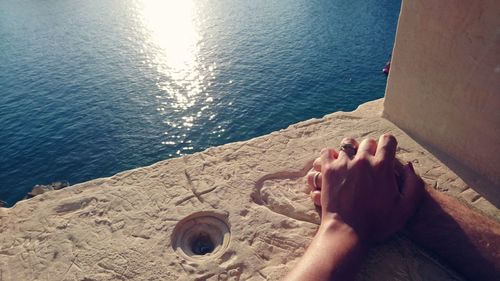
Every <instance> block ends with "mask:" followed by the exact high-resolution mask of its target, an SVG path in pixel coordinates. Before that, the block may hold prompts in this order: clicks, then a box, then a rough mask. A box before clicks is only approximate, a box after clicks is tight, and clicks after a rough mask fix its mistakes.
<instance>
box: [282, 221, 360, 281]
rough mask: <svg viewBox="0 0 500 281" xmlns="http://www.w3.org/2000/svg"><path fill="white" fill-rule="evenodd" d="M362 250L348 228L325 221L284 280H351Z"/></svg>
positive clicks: (358, 241)
mask: <svg viewBox="0 0 500 281" xmlns="http://www.w3.org/2000/svg"><path fill="white" fill-rule="evenodd" d="M366 251H367V247H366V246H364V245H363V244H362V243H361V241H360V240H359V238H358V236H357V235H356V233H355V232H354V231H353V230H352V228H350V227H349V226H347V225H346V224H344V223H343V222H340V221H337V220H328V221H327V222H324V223H322V224H321V226H320V228H319V230H318V233H316V236H315V237H314V239H313V241H312V242H311V244H310V245H309V247H308V249H307V251H306V253H305V254H304V256H303V257H302V258H301V259H300V261H299V263H298V264H297V265H296V266H295V267H294V269H293V270H292V271H291V272H290V273H289V274H288V276H287V277H286V278H285V280H311V281H314V280H342V281H344V280H353V279H354V276H355V274H356V270H357V268H358V266H359V264H360V262H361V260H362V257H363V255H364V253H365V252H366Z"/></svg>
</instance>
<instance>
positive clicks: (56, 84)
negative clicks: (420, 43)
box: [0, 0, 400, 204]
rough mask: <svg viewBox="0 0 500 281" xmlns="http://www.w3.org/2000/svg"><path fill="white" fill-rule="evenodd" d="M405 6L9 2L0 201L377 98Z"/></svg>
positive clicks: (3, 9)
mask: <svg viewBox="0 0 500 281" xmlns="http://www.w3.org/2000/svg"><path fill="white" fill-rule="evenodd" d="M399 5H400V2H399V1H389V0H382V1H380V0H365V1H362V0H354V1H340V0H329V1H326V0H324V1H323V0H308V1H305V0H304V1H301V0H299V1H278V0H256V1H244V0H234V1H230V0H219V1H208V0H200V1H189V0H185V1H162V0H75V1H69V0H46V1H38V0H2V1H0V124H1V126H0V199H1V200H5V201H7V203H9V204H13V203H15V202H16V201H18V200H19V199H21V198H22V197H23V196H24V195H25V194H26V193H27V192H28V191H29V190H30V189H31V188H32V186H33V185H35V184H44V183H50V182H52V181H58V180H67V181H69V182H70V183H72V184H74V183H78V182H82V181H85V180H89V179H93V178H96V177H105V176H111V175H113V174H114V173H117V172H119V171H122V170H125V169H131V168H135V167H139V166H143V165H148V164H152V163H154V162H156V161H159V160H163V159H168V158H171V157H176V156H180V155H184V154H187V153H193V152H196V151H201V150H203V149H205V148H207V147H210V146H214V145H220V144H224V143H228V142H233V141H239V140H246V139H249V138H252V137H256V136H259V135H263V134H267V133H270V132H272V131H275V130H279V129H282V128H286V127H287V126H288V125H290V124H293V123H296V122H298V121H302V120H306V119H309V118H313V117H321V116H323V115H325V114H327V113H331V112H334V111H337V110H352V109H354V108H355V107H356V106H357V105H359V104H360V103H363V102H365V101H368V100H372V99H375V98H379V97H382V96H383V93H384V88H385V76H384V75H383V74H382V73H381V71H380V70H381V68H382V67H383V65H384V64H385V62H386V60H387V58H388V56H389V54H390V51H391V49H392V42H393V40H394V34H395V29H396V22H397V16H398V13H399Z"/></svg>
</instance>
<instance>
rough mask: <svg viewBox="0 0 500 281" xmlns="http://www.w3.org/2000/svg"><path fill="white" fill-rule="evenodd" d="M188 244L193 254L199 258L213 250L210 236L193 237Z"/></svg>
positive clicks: (202, 234) (201, 234)
mask: <svg viewBox="0 0 500 281" xmlns="http://www.w3.org/2000/svg"><path fill="white" fill-rule="evenodd" d="M190 244H191V251H192V252H193V254H195V255H201V256H202V255H206V254H209V253H211V252H213V251H214V248H215V247H214V243H213V242H212V239H210V236H208V235H207V234H204V233H200V234H199V235H197V236H195V237H194V238H193V241H191V243H190Z"/></svg>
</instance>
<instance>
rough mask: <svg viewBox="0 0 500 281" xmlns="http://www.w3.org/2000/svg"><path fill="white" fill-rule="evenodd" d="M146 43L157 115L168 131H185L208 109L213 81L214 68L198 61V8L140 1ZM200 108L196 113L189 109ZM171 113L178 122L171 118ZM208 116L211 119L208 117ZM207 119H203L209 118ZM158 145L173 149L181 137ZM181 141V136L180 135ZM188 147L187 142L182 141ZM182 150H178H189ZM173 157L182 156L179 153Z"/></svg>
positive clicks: (180, 3)
mask: <svg viewBox="0 0 500 281" xmlns="http://www.w3.org/2000/svg"><path fill="white" fill-rule="evenodd" d="M137 9H138V12H139V14H140V19H141V23H142V25H143V29H144V33H145V37H146V38H147V39H146V42H145V44H144V48H145V53H146V56H147V61H146V62H145V63H146V64H147V65H148V66H149V67H151V68H154V69H156V71H157V73H158V77H156V80H157V81H156V83H157V86H158V89H159V94H157V95H156V99H157V101H158V108H157V111H158V112H159V113H160V114H161V115H162V116H164V121H163V123H164V124H166V125H167V126H169V127H170V128H175V129H181V128H183V129H184V130H187V131H189V130H190V128H191V127H193V125H194V124H195V123H196V121H197V120H198V119H199V118H203V112H204V111H207V110H208V109H209V108H210V103H211V102H213V98H212V97H210V95H209V93H207V92H205V91H204V90H206V85H210V82H209V79H214V78H215V69H216V64H215V63H212V64H210V65H206V64H204V63H203V61H202V59H201V58H200V46H202V44H203V41H202V37H201V35H200V34H199V28H198V24H199V23H198V22H197V19H198V18H199V17H198V12H199V10H198V7H197V6H196V3H195V1H161V0H157V1H146V0H144V1H140V2H138V3H137ZM196 104H201V105H202V106H199V110H198V111H195V112H193V110H189V109H191V108H192V107H193V106H195V105H196ZM172 112H176V113H179V114H180V115H181V117H180V118H172ZM210 116H211V115H210ZM210 116H208V117H207V118H210ZM165 136H166V137H167V138H168V139H167V140H165V141H163V142H162V144H165V145H172V146H175V145H177V144H178V142H179V139H181V138H183V136H182V135H181V136H179V135H177V136H176V135H170V136H169V133H168V130H167V131H166V132H165ZM184 137H185V135H184ZM184 142H185V143H187V144H189V143H190V141H189V140H186V141H184ZM192 149H193V147H192V146H190V145H188V146H184V147H183V148H182V150H192ZM177 154H182V151H181V150H178V151H177Z"/></svg>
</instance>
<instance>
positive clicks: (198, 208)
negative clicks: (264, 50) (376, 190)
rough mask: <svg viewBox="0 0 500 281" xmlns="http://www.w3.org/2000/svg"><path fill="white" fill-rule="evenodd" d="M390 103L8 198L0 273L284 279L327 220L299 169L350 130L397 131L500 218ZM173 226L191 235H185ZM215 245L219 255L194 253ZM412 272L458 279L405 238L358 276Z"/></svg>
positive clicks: (440, 182) (422, 165) (411, 151)
mask: <svg viewBox="0 0 500 281" xmlns="http://www.w3.org/2000/svg"><path fill="white" fill-rule="evenodd" d="M382 104H383V100H382V99H380V100H376V101H373V102H369V103H366V104H364V105H362V106H360V107H359V108H358V109H357V110H356V111H353V112H349V113H346V112H336V113H333V114H330V115H327V116H325V117H324V118H322V119H312V120H308V121H304V122H301V123H298V124H295V125H292V126H290V127H289V128H287V129H284V130H280V131H278V132H274V133H271V134H269V135H266V136H262V137H258V138H255V139H251V140H249V141H245V142H237V143H231V144H227V145H223V146H220V147H214V148H210V149H207V150H205V151H203V152H200V153H195V154H192V155H187V156H184V157H181V158H176V159H170V160H165V161H161V162H158V163H156V164H154V165H151V166H148V167H143V168H138V169H134V170H130V171H125V172H122V173H119V174H116V175H114V176H112V177H109V178H102V179H96V180H92V181H89V182H85V183H81V184H77V185H74V186H71V187H68V188H65V189H63V190H59V191H53V192H49V193H44V194H42V195H40V196H37V197H35V198H33V199H30V200H25V201H21V202H19V203H17V204H16V205H15V206H14V207H12V208H10V209H5V208H0V234H1V235H0V280H2V281H4V280H39V279H44V280H45V279H47V280H54V279H57V280H117V279H119V280H122V279H125V280H278V279H280V277H282V276H283V275H284V274H285V273H286V272H287V271H288V270H289V268H290V267H292V266H293V265H294V264H295V263H296V261H297V259H298V258H299V257H300V256H301V255H302V253H303V252H304V250H305V248H306V247H307V245H308V244H309V242H310V241H311V238H312V236H313V235H314V233H315V230H316V229H317V225H318V219H319V217H318V214H317V213H316V211H315V209H314V207H313V205H312V204H311V202H310V201H309V198H308V196H307V195H306V194H304V193H302V192H301V188H302V186H303V185H304V181H303V179H302V177H303V176H304V175H305V174H306V172H307V170H308V169H309V168H310V165H311V160H312V159H313V158H314V157H315V156H316V155H318V153H319V151H320V150H321V149H322V148H323V147H338V144H339V143H340V141H341V139H342V138H343V137H344V136H352V137H355V138H365V137H374V138H377V137H378V136H379V135H380V134H382V133H391V134H393V135H395V136H396V137H397V139H398V141H399V148H398V151H397V156H398V158H400V159H401V160H402V161H410V160H411V161H413V163H414V166H415V169H416V170H417V171H418V172H419V173H420V174H421V176H422V177H423V178H424V179H425V181H426V182H427V183H428V184H431V185H432V186H434V188H436V189H437V190H440V191H442V192H446V193H449V194H450V195H452V196H455V197H458V198H460V199H461V200H463V201H465V202H467V203H468V204H470V205H471V206H473V207H474V208H476V209H478V210H480V211H482V212H483V213H485V214H487V215H489V216H492V217H495V218H497V219H498V218H499V217H500V214H499V210H498V209H497V208H495V207H494V206H493V205H491V204H490V203H489V202H488V201H487V200H485V199H484V198H482V197H481V196H480V195H479V194H478V193H476V192H475V191H474V190H473V189H472V188H471V187H469V186H467V185H466V184H465V183H464V182H463V181H462V180H461V179H460V178H459V177H458V176H457V175H455V174H454V173H453V172H452V171H450V170H449V169H448V168H447V167H446V166H445V165H443V164H442V163H441V162H440V161H438V160H437V159H436V158H435V157H434V156H433V155H432V154H430V153H429V152H428V151H427V150H425V149H424V148H423V147H421V146H420V145H418V144H417V143H416V142H415V141H413V140H412V139H411V138H410V137H409V136H408V135H406V134H405V133H404V132H403V131H401V130H400V129H398V128H397V127H396V126H394V125H393V124H392V123H390V122H389V121H387V120H385V119H383V118H381V117H380V116H381V111H382V106H383V105H382ZM186 218H188V219H186ZM191 218H194V220H196V223H192V220H191ZM186 221H189V223H192V225H201V227H194V228H191V227H190V226H189V225H187V223H186ZM179 224H181V225H179ZM205 227H206V228H210V230H204V228H205ZM174 229H183V233H184V232H185V233H189V235H191V236H190V237H188V238H189V239H188V238H186V239H184V240H183V237H178V236H179V235H180V234H178V233H173V232H174ZM205 232H206V233H205ZM183 235H184V234H183ZM174 237H175V238H174ZM207 237H208V238H211V239H212V240H214V241H211V242H213V243H212V244H213V245H211V244H210V243H208V242H206V241H207V239H208V238H207ZM173 240H175V241H180V242H179V243H180V245H184V246H177V245H172V243H173ZM175 243H177V242H175ZM175 243H174V244H175ZM190 243H195V244H196V248H192V249H190V248H189V247H190V246H189V244H190ZM207 243H208V244H207ZM185 245H188V246H185ZM193 247H194V246H193ZM211 247H212V248H211ZM207 249H208V250H207ZM210 249H212V250H213V253H214V254H208V255H204V256H200V255H198V256H197V255H196V252H197V251H202V252H203V251H209V250H210ZM193 251H194V252H193ZM415 278H417V279H418V278H420V279H421V280H457V279H458V280H459V279H460V278H459V277H457V276H456V275H455V274H454V273H453V272H452V271H450V270H448V269H446V268H445V267H443V266H442V265H440V264H439V263H438V262H436V261H435V260H434V259H432V258H430V257H429V256H428V255H426V254H425V253H424V252H423V251H421V250H420V249H418V248H417V247H416V246H414V245H413V244H412V243H411V242H409V241H408V240H406V239H405V238H402V237H397V238H395V239H393V240H392V241H390V242H388V243H387V244H385V245H383V246H380V247H378V248H377V249H374V250H373V251H372V253H371V254H370V258H369V260H368V261H367V263H366V264H365V265H364V267H363V270H362V272H361V274H360V276H359V280H413V279H415Z"/></svg>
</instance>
